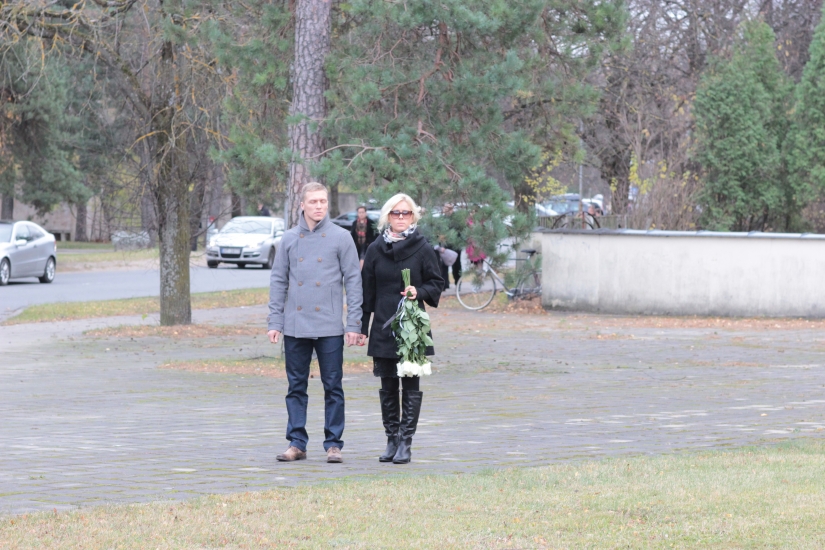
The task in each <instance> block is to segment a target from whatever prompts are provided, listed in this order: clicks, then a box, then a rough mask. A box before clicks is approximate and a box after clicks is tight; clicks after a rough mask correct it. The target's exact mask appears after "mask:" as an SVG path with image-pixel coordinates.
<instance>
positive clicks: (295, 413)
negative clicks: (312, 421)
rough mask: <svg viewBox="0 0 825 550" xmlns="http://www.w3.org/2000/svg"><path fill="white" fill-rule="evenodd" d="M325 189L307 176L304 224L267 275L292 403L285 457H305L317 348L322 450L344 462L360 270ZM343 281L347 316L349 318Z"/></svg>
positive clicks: (274, 332) (272, 330)
mask: <svg viewBox="0 0 825 550" xmlns="http://www.w3.org/2000/svg"><path fill="white" fill-rule="evenodd" d="M328 197H329V194H328V193H327V188H326V187H324V186H323V185H321V184H320V183H308V184H306V185H305V186H304V188H303V189H302V191H301V209H302V213H301V215H300V218H299V220H298V225H297V226H295V227H293V228H291V229H289V230H288V231H287V232H286V233H284V236H283V237H282V238H281V244H280V246H279V248H278V253H277V254H276V255H275V264H274V265H273V266H272V275H271V277H270V282H269V332H268V335H269V340H270V342H272V343H273V344H275V343H277V342H278V340H279V338H280V337H281V335H282V334H283V337H284V353H285V361H286V376H287V379H288V381H289V391H288V393H287V395H286V409H287V413H288V414H289V422H288V423H287V428H286V438H287V439H288V440H289V448H288V449H287V450H286V451H285V452H283V453H281V454H279V455H278V456H277V457H276V458H277V459H278V460H280V461H288V462H289V461H293V460H303V459H305V458H306V450H307V443H308V441H309V436H308V435H307V431H306V418H307V402H308V400H309V399H308V397H307V383H308V381H309V363H310V360H311V359H312V351H313V350H315V353H316V355H317V356H318V365H319V367H320V370H321V382H322V383H323V385H324V411H325V418H324V435H325V439H324V449H326V451H327V462H341V449H343V448H344V442H343V440H342V439H341V436H342V435H343V433H344V389H343V387H342V384H341V379H342V378H343V364H344V341H346V343H347V345H348V346H352V345H354V344H359V345H363V344H364V338H363V337H362V336H361V334H360V333H361V292H362V290H361V269H360V264H359V261H358V252H357V251H356V250H355V243H354V242H353V240H352V237H351V236H350V234H349V232H348V231H346V230H345V229H343V228H341V227H338V226H337V225H335V224H334V223H332V222H331V221H330V219H329V216H327V211H328V209H329V201H328ZM343 287H346V291H347V320H346V326H345V325H344V322H343V311H342V309H343V305H344V297H343Z"/></svg>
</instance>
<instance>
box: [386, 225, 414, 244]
mask: <svg viewBox="0 0 825 550" xmlns="http://www.w3.org/2000/svg"><path fill="white" fill-rule="evenodd" d="M415 229H416V224H412V225H411V226H409V227H408V228H407V229H406V231H403V232H401V233H395V232H393V230H392V229H390V228H389V227H387V228H386V229H385V230H384V234H383V235H382V236H383V237H384V242H387V243H390V244H392V243H397V242H398V241H403V240H404V239H406V238H407V237H409V236H410V235H412V234H413V231H415Z"/></svg>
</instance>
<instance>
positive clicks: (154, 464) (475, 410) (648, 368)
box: [0, 308, 825, 514]
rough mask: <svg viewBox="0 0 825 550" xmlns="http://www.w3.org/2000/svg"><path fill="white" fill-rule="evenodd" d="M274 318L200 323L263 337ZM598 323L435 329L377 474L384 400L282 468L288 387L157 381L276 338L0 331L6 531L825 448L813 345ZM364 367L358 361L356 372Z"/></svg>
mask: <svg viewBox="0 0 825 550" xmlns="http://www.w3.org/2000/svg"><path fill="white" fill-rule="evenodd" d="M265 316H266V312H265V309H264V308H238V309H232V310H221V311H203V312H196V315H195V317H196V321H197V322H205V323H215V324H259V325H261V327H262V331H263V319H264V318H265ZM594 319H598V320H600V322H602V323H604V320H605V319H608V321H609V318H604V317H597V316H590V317H588V316H575V318H574V320H573V321H572V322H569V321H568V319H567V316H565V315H563V314H557V313H553V314H548V315H526V314H525V315H517V314H497V313H480V314H479V313H470V312H464V311H461V310H456V309H447V310H444V311H439V312H434V313H433V326H434V330H435V336H436V351H437V352H438V356H437V358H436V366H437V367H438V371H437V372H436V373H435V374H434V376H432V377H430V378H429V379H425V380H424V381H423V383H422V390H423V391H424V405H423V409H422V415H421V422H420V425H419V432H418V434H417V435H416V437H415V440H414V445H413V462H412V463H411V464H410V465H407V466H396V465H392V464H380V463H379V462H378V461H377V460H376V457H377V456H378V454H380V451H381V450H383V445H384V442H385V440H384V438H383V433H382V432H383V430H382V428H381V418H380V411H379V406H378V392H377V389H378V383H377V381H376V379H374V378H373V377H372V376H371V375H369V374H358V375H347V376H346V377H345V382H344V384H345V392H346V397H347V428H346V431H345V433H344V440H345V448H344V460H345V462H344V463H343V464H340V465H332V464H326V462H325V454H324V452H323V448H322V445H321V443H322V440H323V407H322V403H323V390H322V388H321V384H320V382H319V381H318V380H317V379H313V380H312V383H311V384H310V411H309V425H308V429H309V433H310V446H309V453H308V454H309V458H308V460H307V461H305V462H299V463H293V464H282V463H278V462H276V461H275V458H274V457H275V455H276V454H277V453H278V452H280V451H282V450H283V449H285V448H286V441H285V440H284V435H283V434H284V431H285V426H286V413H285V408H284V395H285V393H286V381H285V380H284V379H276V378H263V377H250V376H239V375H225V374H201V373H192V372H183V371H174V370H164V369H158V368H157V366H158V365H159V364H161V363H163V362H165V361H167V360H171V359H183V358H203V357H233V356H237V357H239V358H240V357H256V356H260V355H270V356H271V355H275V354H277V348H276V346H271V345H270V344H268V343H267V342H266V341H265V336H264V335H263V333H262V335H261V336H260V337H249V336H245V337H237V338H235V339H232V338H219V339H207V340H182V341H181V340H176V341H171V340H168V339H163V338H140V339H134V340H132V339H126V340H114V339H91V338H89V337H86V336H84V335H83V331H84V330H87V329H89V328H97V327H104V326H112V325H119V324H137V323H152V322H156V320H155V319H153V318H152V317H148V318H146V319H140V318H117V319H98V320H89V321H74V322H66V323H43V324H31V325H18V326H9V327H0V418H2V424H0V514H19V513H24V512H28V511H36V510H52V509H58V510H61V509H70V508H74V507H78V506H89V505H95V504H101V503H123V502H144V501H151V500H168V499H186V498H191V497H195V496H199V495H204V494H211V493H228V492H243V491H260V490H265V489H268V488H272V487H277V486H283V485H295V484H299V483H307V482H314V481H318V480H324V479H330V478H336V477H341V476H359V475H370V474H379V475H384V474H398V473H404V474H441V473H444V474H447V473H456V472H467V471H473V470H478V469H481V468H489V467H508V466H537V465H541V464H546V463H548V462H552V461H561V460H571V459H582V458H594V457H605V456H616V455H632V454H646V453H667V452H681V451H687V450H693V449H701V448H722V447H734V446H742V445H748V444H764V443H772V442H776V441H782V440H786V439H789V438H794V437H800V436H802V437H822V436H823V434H825V345H824V344H823V342H825V340H824V339H823V336H822V333H821V331H818V330H814V329H797V330H784V329H783V330H775V331H766V330H721V329H711V328H692V329H691V328H634V327H622V326H616V327H613V328H610V330H609V332H607V333H605V329H604V328H601V329H599V330H596V329H594V328H593V327H588V326H587V325H588V320H594ZM363 355H364V350H363V349H354V348H353V349H349V350H348V351H347V356H348V357H350V358H356V357H362V356H363Z"/></svg>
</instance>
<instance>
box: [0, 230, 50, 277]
mask: <svg viewBox="0 0 825 550" xmlns="http://www.w3.org/2000/svg"><path fill="white" fill-rule="evenodd" d="M56 265H57V246H56V245H55V241H54V235H52V234H51V233H49V232H48V231H46V230H45V229H43V228H42V227H40V226H39V225H37V224H36V223H32V222H24V221H20V222H12V221H0V286H5V285H7V284H9V280H10V279H22V278H25V277H37V278H38V279H40V282H41V283H51V282H52V281H54V274H55V266H56Z"/></svg>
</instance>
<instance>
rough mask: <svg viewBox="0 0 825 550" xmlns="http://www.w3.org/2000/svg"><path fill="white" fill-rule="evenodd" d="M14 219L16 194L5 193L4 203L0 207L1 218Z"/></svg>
mask: <svg viewBox="0 0 825 550" xmlns="http://www.w3.org/2000/svg"><path fill="white" fill-rule="evenodd" d="M12 219H14V195H12V194H11V193H8V194H5V195H3V204H2V207H1V208H0V220H12Z"/></svg>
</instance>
